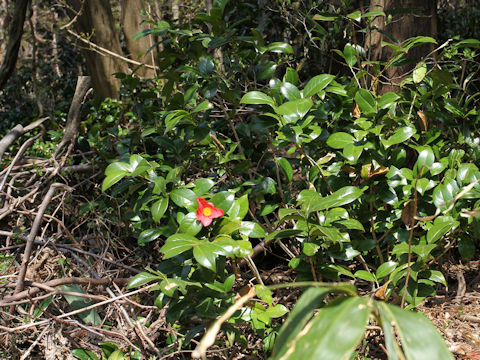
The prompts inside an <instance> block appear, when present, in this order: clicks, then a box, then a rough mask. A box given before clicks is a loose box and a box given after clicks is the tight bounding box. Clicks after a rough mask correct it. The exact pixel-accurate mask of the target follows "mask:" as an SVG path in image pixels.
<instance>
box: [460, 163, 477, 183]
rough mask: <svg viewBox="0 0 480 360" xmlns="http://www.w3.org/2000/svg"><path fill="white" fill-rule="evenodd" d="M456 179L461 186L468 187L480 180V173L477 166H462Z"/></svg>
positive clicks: (469, 164)
mask: <svg viewBox="0 0 480 360" xmlns="http://www.w3.org/2000/svg"><path fill="white" fill-rule="evenodd" d="M456 179H457V182H458V184H459V185H461V186H467V185H469V184H472V183H474V182H476V181H479V180H480V171H479V170H478V167H477V166H476V165H475V164H471V163H468V164H460V166H459V167H458V170H457V176H456Z"/></svg>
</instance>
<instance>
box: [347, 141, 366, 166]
mask: <svg viewBox="0 0 480 360" xmlns="http://www.w3.org/2000/svg"><path fill="white" fill-rule="evenodd" d="M362 152H363V146H356V145H353V144H348V145H346V146H345V147H344V148H343V156H344V157H345V159H347V160H348V161H350V162H351V163H353V164H356V163H357V161H358V160H359V159H360V156H361V155H362Z"/></svg>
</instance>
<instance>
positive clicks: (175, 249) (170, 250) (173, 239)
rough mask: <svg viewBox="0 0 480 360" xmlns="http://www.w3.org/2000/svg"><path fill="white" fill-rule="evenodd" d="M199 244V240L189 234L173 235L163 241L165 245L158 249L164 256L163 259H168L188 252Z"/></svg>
mask: <svg viewBox="0 0 480 360" xmlns="http://www.w3.org/2000/svg"><path fill="white" fill-rule="evenodd" d="M199 243H200V240H198V239H197V238H196V237H195V236H192V235H189V234H173V235H172V236H170V237H169V238H168V239H167V240H166V241H165V244H164V245H163V246H162V247H161V248H160V252H162V253H163V254H164V255H163V259H169V258H171V257H174V256H177V255H178V254H181V253H183V252H185V251H188V250H190V249H191V248H192V247H193V246H195V245H197V244H199Z"/></svg>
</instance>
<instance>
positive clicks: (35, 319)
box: [0, 77, 164, 359]
mask: <svg viewBox="0 0 480 360" xmlns="http://www.w3.org/2000/svg"><path fill="white" fill-rule="evenodd" d="M89 88H90V83H89V79H88V78H87V77H80V78H79V81H78V84H77V89H76V93H75V96H74V99H73V102H72V106H71V108H70V111H69V114H68V119H67V124H66V128H65V133H64V138H63V140H62V142H61V143H60V144H59V146H58V147H57V149H56V151H55V152H54V153H53V155H52V157H51V158H48V159H45V158H33V157H28V156H26V155H25V154H26V152H27V150H28V149H29V148H30V147H32V145H33V144H35V142H36V141H38V140H39V139H41V137H42V136H43V134H44V132H45V129H44V128H43V125H42V123H43V122H44V121H46V120H48V118H42V119H40V120H38V121H36V122H35V123H33V124H31V125H29V126H27V127H23V126H22V125H17V126H15V127H14V128H13V129H12V130H11V131H10V132H9V133H8V134H7V135H6V136H5V137H4V138H3V139H2V140H0V162H2V163H7V164H8V165H7V166H5V168H4V169H3V170H2V171H1V172H0V238H1V239H2V243H1V244H2V245H1V246H0V358H20V359H27V358H28V359H30V358H45V359H67V358H73V355H72V354H71V351H72V350H73V349H76V348H82V349H89V350H92V351H94V352H96V353H97V354H99V347H98V346H97V345H98V344H99V343H101V342H106V341H108V342H113V343H117V344H118V345H119V347H121V348H124V349H125V348H127V349H130V350H137V351H140V352H141V353H144V354H145V353H155V354H156V355H160V352H159V350H157V348H156V347H155V346H154V344H153V342H154V341H155V339H156V337H157V336H158V335H156V334H158V333H160V332H159V331H158V329H159V328H160V327H162V326H164V323H163V318H164V317H163V316H162V314H161V313H160V314H158V313H156V312H155V310H157V308H156V307H152V306H144V305H141V304H140V303H139V300H138V298H136V297H135V295H137V294H139V293H142V292H145V291H146V290H148V289H149V288H150V287H152V286H153V285H149V286H145V287H142V288H139V289H136V290H135V291H130V292H127V291H126V290H125V286H126V285H127V283H128V280H129V278H130V277H131V276H132V275H135V274H137V273H139V272H140V271H139V270H137V268H141V267H140V266H135V265H136V264H134V263H133V262H134V261H135V257H134V256H131V255H132V254H131V250H130V249H128V248H127V247H126V246H125V245H124V244H123V242H122V241H119V240H120V239H119V235H120V234H119V233H118V222H117V223H114V222H113V221H112V222H111V223H109V220H108V219H105V218H102V217H101V216H95V215H96V214H95V212H83V213H82V212H81V211H80V209H81V207H82V206H84V205H85V204H89V203H90V202H94V201H95V197H96V196H97V197H100V196H105V195H103V194H101V192H100V190H99V186H98V184H99V183H100V182H101V179H102V176H103V170H102V169H101V167H99V166H97V165H96V164H95V163H94V162H93V160H92V159H94V158H95V156H94V154H93V153H87V154H86V153H81V152H79V151H77V150H76V149H75V143H76V134H77V131H78V126H79V123H80V118H81V115H80V114H81V107H82V104H83V103H84V101H85V98H86V96H87V95H88V91H89ZM32 133H33V134H34V135H31V134H32ZM25 137H26V138H27V139H26V140H24V138H25ZM22 141H23V143H22ZM16 142H17V143H16ZM18 142H19V143H20V144H19V145H15V144H18ZM10 148H14V149H18V150H16V151H15V153H12V154H9V155H8V156H7V151H8V150H9V149H10ZM2 159H3V160H2ZM129 255H130V256H129ZM129 262H130V263H129ZM72 284H76V285H78V286H79V289H81V290H82V291H81V292H80V291H71V289H70V290H69V289H68V288H66V286H71V285H72ZM68 296H70V297H75V298H80V299H84V300H85V303H86V304H89V305H88V306H86V307H82V308H80V309H78V308H77V309H72V308H71V307H70V306H69V303H68V302H67V301H66V297H68ZM92 309H96V311H97V312H98V314H100V319H101V320H102V321H101V322H100V323H97V324H92V323H88V322H84V321H81V317H79V316H78V315H79V314H81V313H85V312H86V311H89V310H92ZM139 316H141V317H143V318H146V320H147V321H149V322H150V323H151V325H150V326H149V328H148V329H147V328H145V327H144V325H143V322H142V323H140V322H139V321H137V318H138V317H139ZM154 317H155V318H154ZM105 322H107V323H108V325H109V326H108V330H107V329H106V327H105V326H104V323H105ZM133 339H135V340H133ZM136 344H137V345H136ZM138 344H140V347H139V345H138ZM1 349H4V350H1Z"/></svg>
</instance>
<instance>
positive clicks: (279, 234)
mask: <svg viewBox="0 0 480 360" xmlns="http://www.w3.org/2000/svg"><path fill="white" fill-rule="evenodd" d="M301 233H303V231H302V230H299V229H284V230H277V231H274V232H272V233H270V234H268V236H267V237H266V238H265V241H270V240H272V239H283V238H289V237H294V236H297V235H299V234H301Z"/></svg>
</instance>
